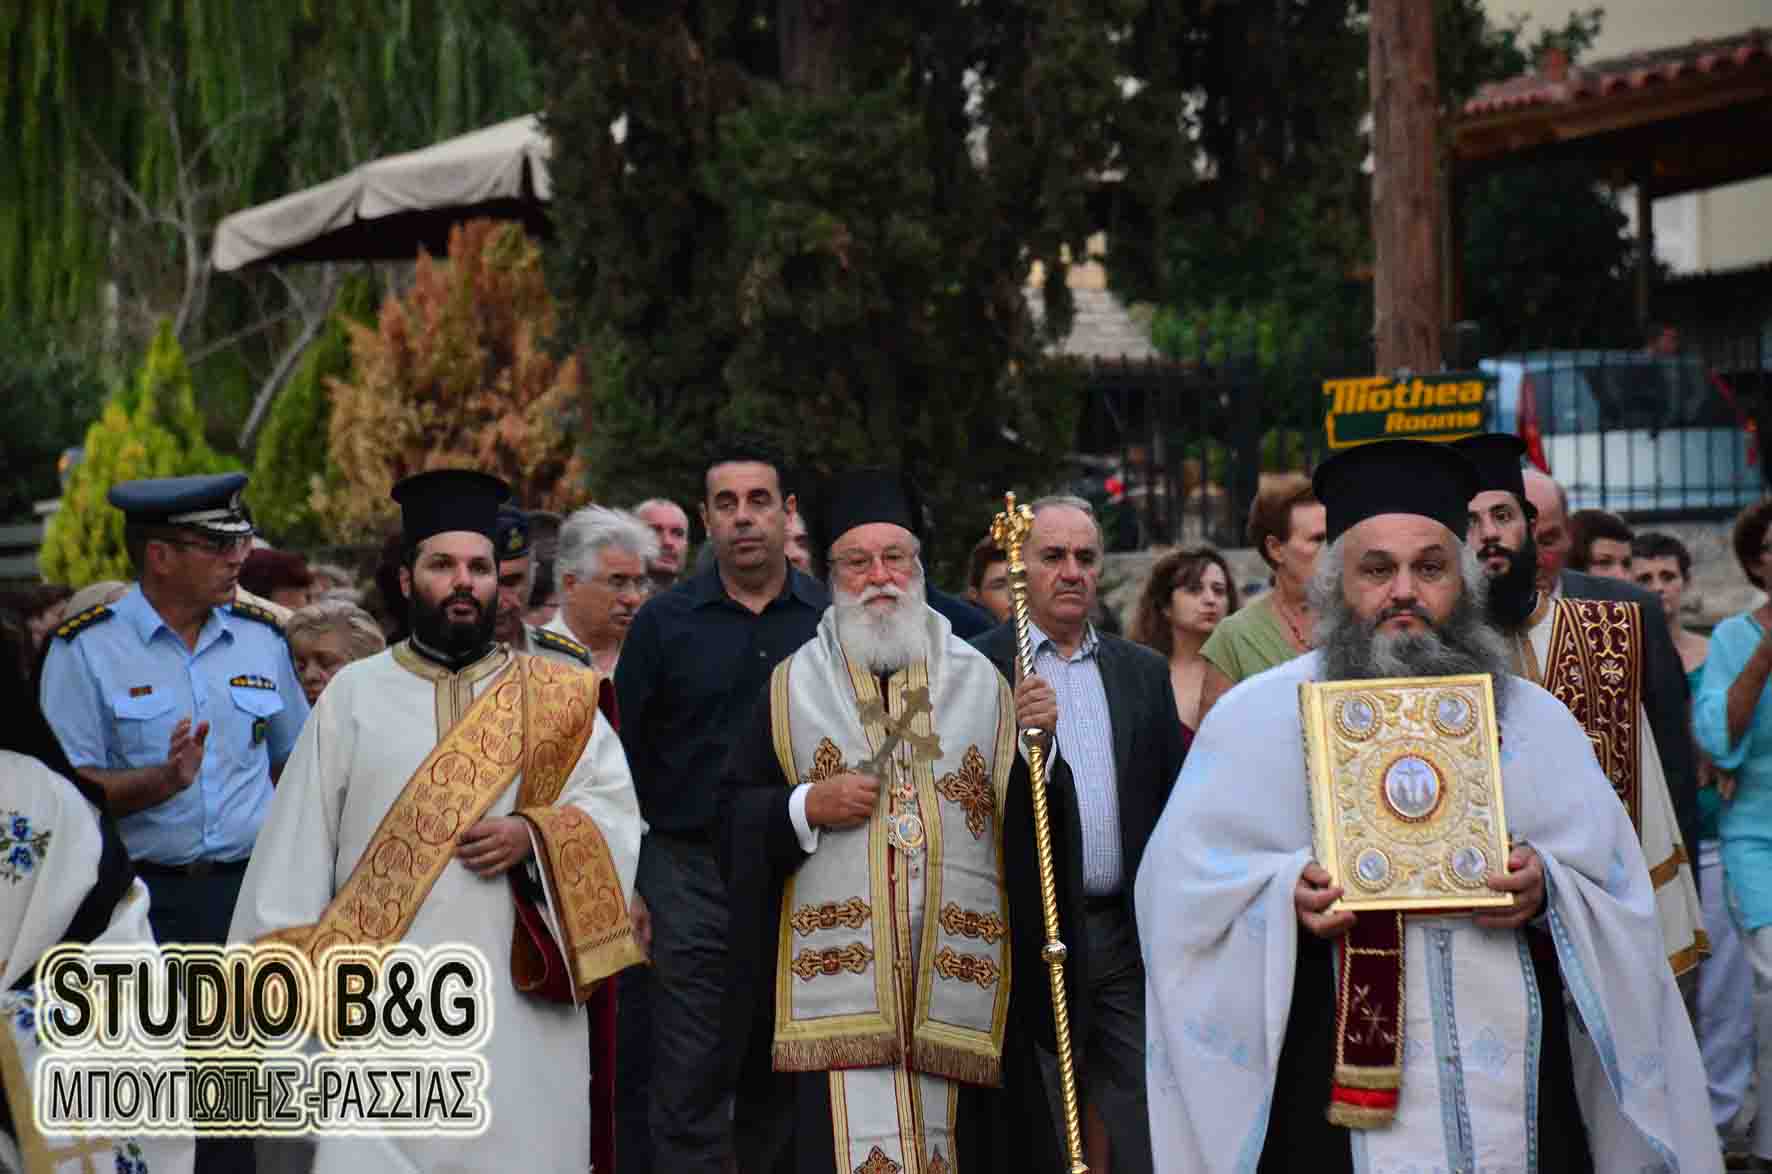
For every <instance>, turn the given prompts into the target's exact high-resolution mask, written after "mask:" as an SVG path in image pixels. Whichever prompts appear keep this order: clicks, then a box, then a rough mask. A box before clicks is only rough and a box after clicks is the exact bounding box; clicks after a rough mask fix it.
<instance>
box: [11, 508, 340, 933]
mask: <svg viewBox="0 0 1772 1174" xmlns="http://www.w3.org/2000/svg"><path fill="white" fill-rule="evenodd" d="M245 485H246V476H245V475H244V474H242V473H225V474H220V475H215V476H201V477H171V478H164V479H160V480H153V481H129V482H124V483H121V484H118V485H116V486H113V487H112V489H111V491H110V494H109V501H110V503H111V504H112V505H114V506H116V507H117V508H118V509H120V510H122V511H123V513H124V516H125V528H124V541H125V543H126V545H127V547H128V549H129V557H130V560H131V561H132V562H133V563H134V564H135V569H136V573H137V575H138V576H139V580H138V582H137V583H136V584H135V585H134V586H132V587H130V589H129V591H128V592H127V593H126V594H125V595H124V596H123V598H121V599H119V600H118V601H117V602H116V603H114V604H111V605H109V606H103V607H95V608H91V609H89V610H87V611H85V612H82V613H80V614H79V615H76V616H72V617H69V618H68V619H67V620H66V621H64V622H63V623H62V625H61V627H60V628H58V629H57V630H56V633H55V637H54V639H53V640H52V642H51V647H50V649H49V652H48V656H47V659H46V660H45V662H44V666H43V686H42V694H41V697H42V703H43V712H44V714H45V715H46V716H47V717H48V719H49V722H50V725H51V726H52V727H53V728H54V730H55V733H56V737H57V738H58V739H60V741H61V744H62V747H63V748H64V749H65V750H66V751H67V754H68V758H69V760H70V761H72V763H73V764H74V767H75V768H76V770H78V772H79V773H80V775H81V777H83V778H86V779H90V780H91V781H92V782H94V783H97V784H98V785H99V786H100V787H102V788H104V791H105V794H106V796H107V798H108V799H109V800H110V804H111V810H112V811H113V812H115V813H116V814H117V815H118V817H119V828H120V830H121V831H122V833H123V841H124V843H125V845H126V846H127V847H128V849H129V854H130V857H131V858H132V859H133V860H134V862H135V866H136V870H137V872H138V873H139V874H140V875H141V877H142V879H143V880H145V881H146V882H147V886H148V891H149V895H150V897H151V898H152V903H151V905H150V906H149V913H148V918H149V921H150V922H151V923H152V924H153V927H154V934H155V936H156V937H157V938H158V939H159V940H160V941H161V942H162V943H165V942H194V943H209V944H220V943H223V942H225V941H226V940H227V934H228V921H229V919H230V918H231V917H232V916H233V911H234V900H235V898H236V897H237V896H238V894H239V891H240V880H241V874H242V873H244V872H245V870H246V862H247V858H248V857H249V856H250V855H251V853H252V845H253V841H254V840H255V839H256V838H257V836H258V829H259V824H261V823H262V822H263V821H264V817H265V811H266V808H267V807H268V806H269V805H270V801H271V781H272V779H274V778H275V777H276V774H277V772H278V771H280V770H281V769H282V767H283V761H284V759H286V758H287V757H288V756H289V753H290V751H291V750H292V749H293V748H294V746H295V739H296V735H297V734H298V733H299V732H300V731H301V727H302V723H303V722H304V721H306V720H307V716H308V703H307V700H306V698H305V696H304V695H303V693H302V688H301V683H300V682H299V681H298V680H297V679H296V675H295V668H294V666H293V665H292V664H291V662H290V657H289V645H288V643H287V642H286V641H285V640H284V637H283V630H282V628H281V627H280V626H279V625H278V623H277V620H276V619H275V618H274V617H273V616H272V615H271V614H270V613H268V612H266V611H263V610H262V609H259V608H256V607H252V606H250V605H247V604H241V603H236V602H235V600H234V594H235V588H236V585H237V583H238V580H239V576H240V565H241V564H242V563H243V562H245V561H246V555H247V552H248V550H249V549H250V548H251V545H252V521H251V518H250V517H249V515H248V514H247V512H246V510H245V508H244V506H243V505H242V503H241V500H240V492H241V490H242V488H244V486H245ZM320 863H321V864H324V862H320Z"/></svg>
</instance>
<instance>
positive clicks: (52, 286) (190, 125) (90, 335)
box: [0, 0, 535, 448]
mask: <svg viewBox="0 0 1772 1174" xmlns="http://www.w3.org/2000/svg"><path fill="white" fill-rule="evenodd" d="M534 100H535V94H534V88H533V75H532V70H531V69H530V67H529V57H528V52H527V49H526V48H525V46H524V45H523V43H522V41H521V39H520V38H519V37H518V35H517V34H516V32H515V30H514V27H513V26H512V24H511V23H510V21H509V20H508V19H507V17H506V16H505V13H504V6H503V5H502V4H501V3H500V2H499V0H300V2H290V3H257V4H243V3H240V0H179V2H177V3H168V2H165V0H155V2H153V3H138V2H131V0H78V2H77V3H76V2H74V0H8V2H7V3H4V4H0V157H3V158H4V159H5V160H6V166H5V167H3V168H0V323H4V324H5V326H6V327H7V328H8V330H9V331H11V332H13V333H20V332H23V331H25V330H26V329H27V328H29V329H37V328H43V329H47V330H52V331H54V332H56V333H58V334H59V335H61V336H62V337H63V338H65V339H66V340H68V341H69V342H70V343H71V344H72V345H74V346H75V347H76V348H77V349H86V350H94V351H98V350H103V351H105V352H106V353H107V356H108V358H109V359H110V360H111V361H113V362H115V363H116V364H117V365H118V366H121V367H128V366H131V365H133V363H134V361H135V359H136V358H137V356H138V355H139V353H140V352H141V351H142V350H145V349H146V346H147V342H148V339H149V337H150V336H151V335H152V333H153V332H154V330H155V329H157V327H158V324H159V322H160V320H161V319H163V318H171V319H172V320H173V321H174V323H175V328H176V333H177V336H178V339H179V342H180V343H181V345H183V346H184V347H185V350H186V353H187V355H188V357H189V361H190V363H191V365H192V366H193V368H195V369H196V371H197V373H198V395H199V402H200V403H201V405H202V407H203V409H204V414H205V417H206V419H207V421H208V427H209V434H210V436H211V438H212V442H213V443H215V444H217V445H221V446H225V447H229V448H232V447H234V446H235V445H237V444H244V443H245V441H244V440H240V439H236V438H239V437H241V436H242V433H243V428H242V425H243V423H244V422H245V420H246V419H247V416H248V412H249V411H250V410H251V408H252V405H254V403H255V402H256V401H257V400H258V399H259V398H260V397H261V396H264V395H274V394H275V391H276V388H277V385H278V383H279V382H280V381H281V379H282V377H283V374H284V373H286V372H287V371H289V370H290V369H291V367H292V366H293V363H292V362H291V361H290V358H291V356H290V353H289V352H291V351H292V350H294V349H297V348H299V347H300V346H302V345H305V343H306V342H307V341H308V340H309V339H310V338H311V337H312V334H313V332H314V330H315V329H317V328H318V325H319V324H320V323H321V322H323V321H324V319H325V316H326V314H327V313H328V312H329V304H330V297H331V293H332V290H333V288H334V283H333V282H332V281H331V280H330V279H329V277H327V276H325V275H323V274H321V273H319V272H314V271H303V272H298V273H295V274H292V275H290V274H286V275H282V276H281V277H276V276H272V275H268V274H264V273H245V274H240V275H236V276H230V277H226V278H220V279H218V278H216V277H215V275H214V274H213V273H212V272H211V270H210V267H209V264H208V253H209V248H210V243H211V234H212V232H213V230H214V227H215V224H216V223H217V221H219V219H220V218H221V217H222V216H223V215H225V214H227V213H229V212H232V211H235V210H237V209H239V208H244V207H248V206H251V205H253V204H257V203H262V202H264V201H268V200H272V199H275V198H276V197H278V196H281V195H284V194H286V193H288V192H290V191H294V190H297V189H300V188H303V187H306V186H309V185H311V184H315V183H319V182H322V181H324V180H328V179H331V178H333V177H334V176H337V175H339V174H341V173H343V172H345V171H347V170H349V169H350V168H351V167H354V166H356V165H357V164H359V163H362V162H365V161H367V160H369V159H372V158H375V157H377V156H378V155H382V154H386V153H390V152H393V151H400V150H409V149H412V148H415V147H421V146H425V145H428V144H430V143H433V142H435V141H437V140H439V139H441V138H445V137H447V136H449V135H454V134H459V133H462V132H464V131H468V130H473V129H475V128H477V127H480V126H483V125H485V124H487V123H490V122H493V121H496V120H498V119H501V118H508V117H512V116H514V115H518V114H523V113H527V112H528V111H529V110H530V109H531V108H532V106H533V102H534ZM101 295H102V296H101Z"/></svg>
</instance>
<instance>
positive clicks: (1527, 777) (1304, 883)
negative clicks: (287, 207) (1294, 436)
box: [1137, 441, 1722, 1174]
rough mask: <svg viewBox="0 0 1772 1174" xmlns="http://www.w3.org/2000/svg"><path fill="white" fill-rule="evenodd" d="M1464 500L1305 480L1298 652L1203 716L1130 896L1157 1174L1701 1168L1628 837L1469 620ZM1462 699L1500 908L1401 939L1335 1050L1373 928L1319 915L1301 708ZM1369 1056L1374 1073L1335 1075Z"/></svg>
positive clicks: (1416, 446)
mask: <svg viewBox="0 0 1772 1174" xmlns="http://www.w3.org/2000/svg"><path fill="white" fill-rule="evenodd" d="M1476 484H1477V474H1476V470H1475V469H1474V468H1473V467H1472V465H1471V464H1470V462H1469V461H1468V460H1466V459H1465V458H1464V457H1463V456H1461V455H1459V454H1457V453H1455V452H1452V451H1451V450H1449V449H1447V448H1445V447H1444V446H1440V445H1432V444H1426V443H1424V442H1419V441H1381V442H1377V443H1375V444H1370V445H1364V446H1361V447H1359V448H1356V449H1352V450H1349V451H1348V452H1346V453H1342V454H1340V455H1338V456H1337V457H1335V458H1333V459H1332V460H1330V461H1329V462H1327V463H1325V465H1324V466H1323V467H1322V468H1320V469H1319V470H1318V472H1317V475H1316V478H1315V486H1314V487H1315V489H1316V493H1317V497H1318V499H1319V500H1321V501H1323V502H1324V504H1325V506H1326V508H1327V512H1328V532H1329V536H1330V538H1331V539H1332V540H1333V541H1332V544H1331V545H1330V546H1329V547H1328V548H1326V549H1325V551H1324V553H1323V555H1322V560H1321V562H1320V564H1319V569H1318V575H1317V580H1316V582H1315V584H1314V585H1313V600H1312V602H1313V606H1314V607H1315V608H1316V609H1317V615H1318V616H1319V619H1318V626H1317V648H1316V650H1315V651H1313V652H1312V653H1310V654H1308V655H1306V656H1303V657H1300V658H1298V659H1297V660H1295V661H1292V662H1290V663H1288V664H1286V665H1283V666H1281V667H1279V668H1276V669H1273V670H1271V671H1269V672H1267V673H1263V674H1261V675H1260V676H1257V677H1254V678H1252V679H1251V680H1249V681H1246V682H1244V683H1243V684H1242V685H1240V686H1239V687H1238V688H1236V689H1235V690H1233V691H1231V692H1230V693H1228V694H1227V695H1226V696H1225V697H1224V698H1223V699H1222V700H1221V701H1219V703H1218V704H1217V705H1216V706H1215V707H1214V708H1213V710H1212V713H1211V714H1210V716H1209V717H1208V718H1207V720H1206V721H1205V722H1204V723H1203V724H1202V727H1201V730H1200V733H1199V736H1198V737H1197V738H1196V740H1195V742H1194V745H1193V748H1192V750H1191V752H1190V753H1189V755H1188V761H1187V765H1186V766H1185V767H1184V768H1183V769H1182V772H1181V775H1180V777H1179V779H1178V780H1177V783H1176V787H1175V791H1174V793H1173V795H1172V796H1171V798H1170V801H1169V806H1168V808H1167V810H1166V811H1165V812H1164V815H1163V818H1162V820H1161V822H1160V823H1159V824H1158V825H1157V830H1156V832H1155V834H1154V835H1153V837H1152V840H1151V845H1150V848H1149V850H1148V853H1147V855H1146V857H1145V863H1144V865H1143V866H1142V867H1141V869H1140V871H1139V877H1138V888H1137V907H1138V917H1139V926H1140V930H1141V934H1142V938H1143V942H1144V950H1145V967H1146V973H1147V976H1148V980H1147V981H1148V983H1149V995H1148V1011H1147V1014H1148V1017H1149V1028H1148V1033H1149V1051H1148V1054H1147V1072H1148V1077H1149V1095H1150V1104H1151V1134H1152V1143H1153V1150H1154V1153H1155V1157H1156V1165H1157V1169H1158V1170H1161V1171H1172V1172H1176V1174H1180V1172H1183V1171H1186V1172H1188V1174H1211V1172H1214V1171H1250V1172H1259V1174H1283V1172H1290V1171H1298V1172H1300V1174H1302V1172H1305V1171H1309V1172H1310V1174H1325V1172H1327V1174H1334V1172H1336V1171H1354V1170H1358V1171H1362V1172H1371V1174H1405V1172H1413V1171H1427V1170H1432V1171H1453V1170H1464V1171H1484V1172H1489V1171H1522V1172H1523V1171H1544V1172H1546V1174H1552V1172H1556V1174H1564V1172H1569V1171H1599V1172H1602V1174H1611V1172H1612V1171H1632V1172H1636V1171H1680V1172H1690V1171H1701V1172H1705V1174H1709V1172H1711V1171H1718V1170H1721V1169H1722V1158H1721V1154H1720V1153H1719V1151H1718V1146H1717V1140H1716V1135H1715V1132H1714V1131H1713V1130H1712V1128H1711V1127H1710V1123H1709V1117H1708V1116H1707V1110H1706V1092H1705V1078H1704V1072H1703V1069H1702V1067H1701V1065H1700V1061H1699V1057H1698V1049H1697V1044H1696V1043H1695V1042H1694V1040H1693V1036H1692V1029H1691V1025H1690V1023H1689V1021H1688V1019H1687V1017H1686V1013H1685V1009H1684V1007H1683V1005H1682V1003H1681V1001H1680V996H1679V992H1678V990H1677V988H1676V986H1675V983H1674V977H1673V972H1672V971H1671V970H1670V969H1669V967H1668V965H1667V963H1666V957H1665V951H1664V949H1663V946H1662V940H1661V933H1660V928H1659V925H1658V923H1657V917H1656V903H1655V896H1654V891H1653V889H1652V887H1651V885H1650V881H1649V875H1648V869H1647V867H1646V865H1645V864H1644V862H1643V854H1642V851H1641V849H1640V848H1639V846H1638V844H1637V838H1636V835H1635V833H1634V832H1633V830H1632V828H1631V825H1630V821H1629V819H1628V817H1627V816H1626V814H1625V811H1624V808H1623V806H1622V805H1621V804H1620V803H1619V802H1618V800H1617V798H1616V797H1615V795H1614V793H1613V790H1612V787H1611V785H1610V784H1609V783H1608V781H1607V779H1606V777H1605V775H1604V774H1602V773H1601V771H1600V768H1599V766H1598V763H1597V762H1596V760H1595V758H1594V754H1593V750H1592V747H1591V745H1590V744H1589V742H1588V739H1587V736H1586V735H1585V734H1584V733H1583V731H1582V729H1581V727H1580V726H1579V725H1578V724H1577V723H1576V721H1575V720H1574V718H1573V717H1572V716H1571V715H1570V713H1569V711H1568V710H1567V709H1566V708H1565V707H1564V706H1563V705H1562V704H1561V703H1560V702H1558V701H1557V700H1556V699H1555V698H1554V697H1552V696H1551V695H1550V694H1548V693H1546V692H1544V691H1543V690H1542V689H1540V688H1538V687H1537V686H1536V685H1533V684H1531V683H1530V682H1527V681H1524V680H1522V679H1520V678H1518V677H1512V676H1509V675H1507V674H1506V673H1505V670H1504V666H1505V665H1506V663H1507V651H1506V647H1505V644H1504V643H1503V642H1502V641H1501V640H1500V638H1499V637H1498V636H1497V635H1496V633H1494V631H1493V630H1492V629H1490V628H1488V627H1487V626H1486V625H1485V624H1484V623H1483V621H1482V599H1483V591H1484V585H1485V584H1484V578H1483V574H1482V571H1481V568H1480V567H1479V566H1478V564H1477V562H1476V560H1475V559H1474V557H1472V556H1471V555H1470V553H1469V552H1468V551H1467V550H1466V548H1465V545H1464V542H1463V535H1464V533H1465V529H1466V524H1467V510H1466V507H1467V504H1468V502H1469V501H1470V499H1471V498H1472V497H1474V496H1475V493H1474V487H1475V485H1476ZM1461 673H1488V674H1490V676H1491V677H1492V679H1493V681H1494V687H1495V700H1496V708H1497V711H1498V716H1499V727H1500V740H1501V754H1500V758H1501V774H1502V789H1503V794H1504V797H1505V809H1506V813H1507V823H1508V832H1509V835H1510V837H1511V839H1512V841H1513V844H1514V847H1513V848H1512V850H1511V852H1510V854H1509V858H1508V861H1507V869H1506V871H1505V872H1491V873H1490V874H1489V875H1488V877H1487V878H1486V881H1485V883H1486V884H1487V886H1488V887H1489V888H1491V889H1493V890H1496V891H1501V892H1510V893H1512V894H1513V895H1514V897H1515V905H1514V907H1513V908H1512V909H1509V910H1506V911H1505V912H1498V913H1491V914H1488V915H1482V916H1468V917H1451V916H1432V915H1406V916H1404V917H1403V918H1402V919H1401V927H1402V934H1401V938H1400V940H1399V941H1398V943H1397V945H1398V946H1399V947H1400V950H1392V951H1390V952H1389V956H1388V957H1387V958H1386V959H1385V960H1384V963H1383V964H1384V965H1385V966H1388V967H1390V968H1392V970H1393V972H1394V978H1393V980H1392V981H1391V982H1390V983H1389V984H1388V985H1387V984H1383V983H1374V984H1372V985H1370V986H1360V987H1356V988H1354V989H1352V990H1347V991H1341V992H1340V994H1341V996H1344V997H1345V1001H1344V1002H1343V1003H1342V1006H1344V1007H1363V1008H1365V1009H1366V1010H1367V1011H1369V1012H1370V1015H1371V1017H1370V1019H1368V1018H1365V1017H1363V1016H1358V1015H1354V1014H1349V1015H1348V1016H1347V1017H1346V1019H1345V1021H1344V1022H1340V1023H1338V1022H1337V1005H1338V1004H1337V1000H1338V975H1339V973H1340V971H1341V970H1342V969H1343V968H1348V967H1351V965H1353V964H1355V963H1357V964H1358V965H1360V966H1362V967H1366V966H1369V965H1371V964H1372V959H1371V958H1370V957H1361V958H1357V959H1354V962H1353V963H1350V962H1349V960H1348V959H1349V955H1346V954H1345V953H1343V952H1342V946H1343V945H1344V944H1353V943H1358V942H1360V941H1362V940H1369V936H1370V934H1371V931H1372V929H1373V927H1374V926H1377V925H1382V924H1384V922H1383V921H1382V920H1378V921H1368V920H1367V919H1384V918H1385V917H1386V916H1387V915H1384V914H1375V913H1370V912H1366V913H1360V914H1358V915H1356V914H1354V913H1351V912H1349V911H1346V910H1340V911H1335V912H1331V911H1330V907H1331V905H1332V904H1333V903H1334V902H1335V901H1336V900H1337V899H1338V898H1339V897H1340V896H1341V890H1340V889H1339V888H1336V887H1332V886H1331V885H1330V877H1329V874H1328V872H1327V871H1326V870H1324V869H1323V868H1322V867H1321V865H1319V864H1317V863H1316V862H1315V861H1314V860H1313V858H1312V857H1313V850H1312V832H1311V814H1310V806H1309V805H1310V798H1309V790H1308V783H1307V781H1306V767H1305V756H1304V744H1303V737H1302V733H1301V730H1300V724H1299V719H1298V707H1299V694H1298V686H1299V684H1300V683H1301V682H1305V681H1326V680H1349V679H1371V678H1382V677H1425V676H1445V675H1455V674H1461ZM1357 921H1358V924H1356V922H1357ZM1398 953H1400V957H1397V956H1396V955H1397V954H1398ZM1368 973H1370V972H1368ZM1399 986H1400V988H1401V989H1400V992H1399V991H1398V987H1399ZM1374 1041H1376V1042H1377V1044H1378V1045H1379V1046H1380V1050H1382V1051H1384V1052H1386V1053H1387V1055H1389V1057H1390V1060H1389V1063H1390V1065H1391V1067H1389V1068H1388V1069H1379V1068H1377V1067H1366V1066H1360V1065H1358V1064H1356V1063H1354V1062H1353V1060H1352V1056H1353V1050H1352V1049H1353V1048H1355V1047H1356V1046H1365V1045H1370V1044H1373V1043H1374Z"/></svg>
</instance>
